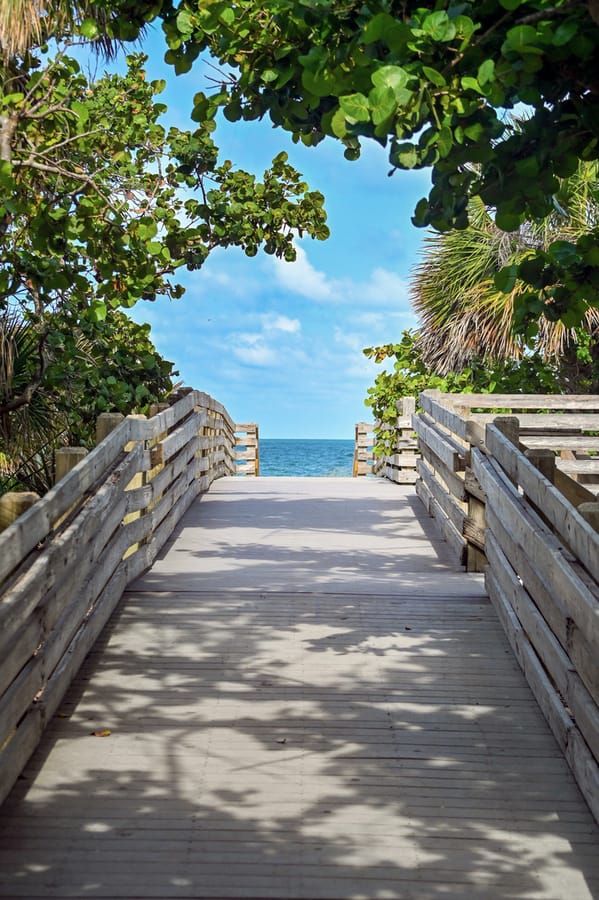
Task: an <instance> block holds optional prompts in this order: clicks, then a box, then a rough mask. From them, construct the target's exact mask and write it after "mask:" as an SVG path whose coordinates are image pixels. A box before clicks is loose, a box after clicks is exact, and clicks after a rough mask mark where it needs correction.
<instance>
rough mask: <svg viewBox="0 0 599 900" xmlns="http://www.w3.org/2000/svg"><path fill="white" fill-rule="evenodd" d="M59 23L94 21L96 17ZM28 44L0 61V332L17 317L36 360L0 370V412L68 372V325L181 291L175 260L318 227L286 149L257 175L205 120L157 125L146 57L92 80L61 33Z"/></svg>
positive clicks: (322, 228)
mask: <svg viewBox="0 0 599 900" xmlns="http://www.w3.org/2000/svg"><path fill="white" fill-rule="evenodd" d="M13 5H14V4H13ZM17 5H18V4H17ZM25 6H27V4H25ZM55 12H56V11H55ZM51 21H52V20H51V18H48V19H47V20H46V19H45V18H44V20H43V23H42V26H41V27H42V28H45V29H46V30H48V29H49V28H50V25H49V24H48V23H49V22H51ZM57 21H58V22H59V26H60V29H65V30H66V31H67V32H69V30H70V31H72V30H73V29H77V28H79V30H80V31H82V32H84V33H85V32H87V33H89V35H90V36H91V37H92V38H94V39H95V36H97V35H98V34H99V33H100V32H99V26H98V25H97V23H96V22H95V20H91V19H83V21H81V22H80V23H79V25H77V23H76V21H75V20H74V19H73V18H71V19H70V20H69V19H68V17H67V18H59V19H58V20H57ZM109 21H111V20H109ZM69 23H70V24H69ZM59 26H58V25H57V28H58V27H59ZM113 30H114V29H113ZM122 31H123V29H122V28H121V29H120V32H122ZM120 32H119V34H118V35H117V36H119V37H122V34H121V33H120ZM36 34H37V32H36V31H35V30H34V37H35V35H36ZM134 34H135V30H133V31H131V32H130V36H134ZM109 36H110V35H109ZM0 42H2V43H4V37H3V33H2V29H1V27H0ZM30 43H31V34H30V39H29V41H27V40H25V39H24V43H23V44H22V48H21V50H20V51H19V53H16V55H13V56H9V55H6V54H5V55H4V57H3V58H2V60H1V61H0V189H1V190H0V249H1V257H0V330H2V331H3V333H6V330H7V328H8V330H9V331H11V330H14V327H16V326H18V325H19V323H20V322H22V323H23V325H24V326H26V333H27V341H28V345H31V342H34V343H35V353H34V354H33V356H32V355H31V354H30V355H29V359H30V361H31V360H32V359H35V360H36V364H35V365H28V366H27V367H26V369H25V370H24V372H26V373H27V375H28V379H26V380H23V378H21V379H12V380H11V379H8V380H6V379H5V380H4V382H3V384H2V385H1V389H0V417H3V416H4V417H6V416H10V415H12V414H13V413H15V412H16V411H17V410H19V409H20V408H21V407H23V406H26V405H28V404H30V403H31V400H32V398H33V395H34V394H35V392H36V391H38V390H39V389H40V387H42V386H45V388H44V389H46V390H47V389H48V377H49V376H48V372H49V369H50V367H51V366H52V365H54V366H55V365H56V361H57V360H58V359H59V360H60V365H61V366H62V367H63V369H64V371H65V372H68V371H69V367H70V366H71V365H72V364H73V360H74V359H75V357H76V356H77V353H78V347H77V341H76V340H75V339H74V335H75V334H76V331H77V330H75V331H74V330H73V328H72V327H70V326H69V327H66V326H65V323H68V322H70V323H71V325H72V324H73V323H77V325H78V326H80V327H81V328H82V329H83V331H86V329H87V332H90V329H92V326H93V324H94V323H97V322H101V321H103V320H105V319H106V318H107V316H109V315H110V314H111V313H112V311H114V310H118V309H119V308H129V307H131V306H133V305H134V304H135V303H136V302H137V301H138V300H141V299H144V300H153V299H155V298H156V297H157V296H159V295H166V296H170V297H174V298H176V297H178V296H180V295H181V294H182V293H183V288H182V287H181V285H180V284H179V283H178V281H177V273H178V271H179V270H181V269H187V270H190V271H193V270H196V269H199V268H200V267H201V266H202V264H203V263H204V262H205V260H206V258H207V257H208V255H209V254H210V252H211V251H212V250H213V249H214V248H215V247H228V246H237V247H241V248H242V249H243V250H244V251H245V253H247V254H248V255H255V254H256V252H257V251H258V249H259V248H263V249H264V250H265V251H266V252H267V253H271V254H276V255H277V256H281V257H284V258H286V259H293V258H294V257H295V248H294V244H293V239H294V237H295V236H296V235H298V234H300V235H301V234H304V233H305V234H309V235H311V236H312V237H316V238H325V237H326V236H327V235H328V230H327V228H326V224H325V221H326V216H325V213H324V209H323V199H324V198H323V197H322V195H321V194H320V193H318V192H315V191H310V190H309V189H308V186H307V184H306V183H305V182H304V181H303V180H302V178H301V175H300V174H299V173H298V172H297V171H296V170H295V169H294V168H293V167H292V166H290V165H289V163H288V162H287V156H286V154H285V153H280V154H279V155H278V156H277V157H275V159H274V160H273V162H272V166H271V167H270V168H269V169H268V170H267V171H266V172H264V175H263V177H262V178H261V179H260V178H256V177H255V176H254V175H253V174H250V173H248V172H245V171H243V170H237V169H235V168H234V167H233V166H232V165H231V163H230V162H229V161H227V160H220V159H219V154H218V148H217V147H216V145H215V143H214V141H213V137H212V132H213V130H214V122H213V121H212V120H211V119H209V120H207V121H203V122H199V123H197V127H194V128H192V129H191V130H180V129H178V128H175V127H171V128H168V129H167V128H165V127H164V126H163V125H162V124H161V121H160V119H161V116H162V115H163V113H164V112H165V111H166V107H165V106H164V105H163V104H162V103H160V101H159V99H158V98H159V95H160V93H161V91H162V90H163V88H164V83H163V82H160V81H150V80H148V79H147V78H146V73H145V70H144V63H145V59H146V58H145V57H144V56H143V55H141V54H132V55H130V56H128V57H127V68H126V71H125V73H124V74H105V75H103V76H101V77H99V78H97V79H92V78H90V77H88V76H87V75H86V74H84V72H83V71H82V69H81V67H80V65H79V63H78V62H77V61H76V59H75V58H73V56H70V55H69V52H68V50H69V41H68V40H65V41H64V42H63V43H59V44H58V46H57V47H56V48H55V52H54V53H53V55H52V56H49V55H47V54H45V53H44V48H43V47H42V48H39V49H38V50H36V49H32V48H31V47H30V46H29V44H30ZM27 47H29V49H27ZM86 323H87V325H86ZM115 333H116V332H115ZM112 349H114V347H113V348H112ZM95 387H96V388H98V385H97V384H96V385H95ZM90 390H91V386H90ZM9 430H10V429H9ZM4 431H5V433H7V429H6V428H5V429H4Z"/></svg>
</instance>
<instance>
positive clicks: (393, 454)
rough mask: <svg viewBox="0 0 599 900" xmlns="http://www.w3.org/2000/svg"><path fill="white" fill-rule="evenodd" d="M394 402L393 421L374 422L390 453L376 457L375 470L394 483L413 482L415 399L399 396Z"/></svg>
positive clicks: (415, 476) (416, 451)
mask: <svg viewBox="0 0 599 900" xmlns="http://www.w3.org/2000/svg"><path fill="white" fill-rule="evenodd" d="M395 405H396V408H397V419H396V420H395V422H393V424H382V423H380V422H377V426H376V432H377V437H378V438H379V440H380V441H382V442H384V443H385V444H387V446H388V447H389V452H388V453H386V454H385V455H384V456H379V457H378V458H377V459H376V460H375V464H374V471H375V473H376V474H377V475H380V476H382V477H383V478H387V479H388V480H389V481H394V482H395V483H396V484H414V482H416V481H417V479H418V471H417V467H418V460H419V459H420V451H419V449H418V441H417V440H416V436H415V434H414V426H413V423H412V417H413V414H414V410H415V408H416V401H415V399H414V397H402V398H401V399H400V400H398V401H397V403H396V404H395Z"/></svg>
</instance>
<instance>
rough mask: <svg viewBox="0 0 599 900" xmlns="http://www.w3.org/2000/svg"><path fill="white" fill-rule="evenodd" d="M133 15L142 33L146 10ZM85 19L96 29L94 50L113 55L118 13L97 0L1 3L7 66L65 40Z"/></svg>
mask: <svg viewBox="0 0 599 900" xmlns="http://www.w3.org/2000/svg"><path fill="white" fill-rule="evenodd" d="M144 5H145V4H144V3H140V4H139V7H138V8H137V9H135V10H132V11H131V15H130V17H129V18H130V23H129V24H130V26H131V29H133V31H136V30H137V29H138V28H140V29H141V30H143V7H144ZM86 19H88V20H90V23H91V22H93V23H95V25H96V26H97V28H96V29H93V28H92V29H91V31H90V36H89V39H90V40H92V42H93V46H94V48H95V49H96V50H97V51H98V52H100V53H103V54H104V55H105V56H107V57H111V56H113V55H114V53H115V50H116V48H117V47H118V45H119V41H118V40H114V39H112V38H111V37H110V35H109V33H108V31H109V25H110V23H111V22H115V21H116V20H117V19H118V11H115V12H112V13H111V12H109V11H108V10H107V9H106V8H104V7H103V6H102V5H101V4H99V3H97V2H94V0H75V2H69V0H0V50H1V51H2V56H3V57H4V62H6V60H7V59H11V58H13V57H15V56H22V55H23V53H25V52H26V51H27V50H30V49H31V48H32V47H35V46H39V45H40V44H43V43H44V42H45V41H47V40H48V39H49V38H52V37H54V38H62V37H64V36H66V35H68V34H70V33H72V32H73V30H74V29H75V27H76V26H78V25H81V23H82V22H84V21H85V20H86Z"/></svg>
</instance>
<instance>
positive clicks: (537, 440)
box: [522, 434, 599, 452]
mask: <svg viewBox="0 0 599 900" xmlns="http://www.w3.org/2000/svg"><path fill="white" fill-rule="evenodd" d="M522 443H523V444H524V446H525V447H530V448H531V450H533V449H536V448H537V447H547V448H548V449H550V450H556V451H559V450H578V451H580V452H583V451H586V450H599V437H598V436H597V435H589V434H580V435H578V434H524V435H523V436H522Z"/></svg>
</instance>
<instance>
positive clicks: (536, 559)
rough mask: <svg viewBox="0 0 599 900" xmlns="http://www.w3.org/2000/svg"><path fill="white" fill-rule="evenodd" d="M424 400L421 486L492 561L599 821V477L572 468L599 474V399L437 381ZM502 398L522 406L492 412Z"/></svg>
mask: <svg viewBox="0 0 599 900" xmlns="http://www.w3.org/2000/svg"><path fill="white" fill-rule="evenodd" d="M420 400H421V404H422V408H423V410H424V412H423V413H422V414H421V415H418V416H415V419H414V427H415V430H416V431H417V433H418V435H419V442H420V449H421V452H422V457H423V460H422V462H421V463H420V464H419V471H420V475H421V479H422V480H421V481H420V482H419V483H417V485H416V489H417V491H418V493H419V495H420V496H421V498H422V499H423V501H424V503H425V505H426V507H427V509H428V510H429V512H430V513H431V514H432V515H434V516H435V518H436V519H437V521H438V523H439V525H440V527H441V529H442V532H443V534H444V535H445V536H446V537H447V538H448V540H449V542H450V544H451V546H452V547H453V548H454V551H455V553H456V556H457V558H458V559H459V560H460V561H462V562H466V563H467V564H468V567H469V568H470V569H471V570H480V571H482V570H484V571H485V579H486V586H487V590H488V592H489V595H490V597H491V599H492V601H493V603H494V605H495V607H496V609H497V612H498V614H499V617H500V619H501V622H502V624H503V626H504V628H505V631H506V633H507V635H508V638H509V640H510V642H511V644H512V647H513V649H514V652H515V654H516V657H517V659H518V661H519V663H520V665H521V667H522V669H523V671H524V673H525V675H526V678H527V680H528V682H529V684H530V686H531V688H532V690H533V692H534V694H535V696H536V698H537V700H538V702H539V705H540V707H541V709H542V710H543V712H544V714H545V716H546V718H547V721H548V722H549V725H550V726H551V728H552V730H553V733H554V735H555V737H556V739H557V741H558V743H559V745H560V747H561V748H562V750H563V752H564V754H565V756H566V759H567V760H568V762H569V764H570V766H571V768H572V771H573V773H574V776H575V778H576V780H577V781H578V784H579V786H580V788H581V791H582V793H583V795H584V796H585V798H586V800H587V803H588V804H589V807H590V809H591V810H592V812H593V814H594V815H595V817H596V818H597V819H598V820H599V503H597V500H596V496H595V494H596V492H597V485H596V484H593V483H589V484H587V485H586V486H585V485H582V484H580V483H578V482H576V481H574V480H573V479H572V478H571V477H570V473H572V472H573V473H574V474H575V475H576V476H580V475H581V474H582V475H585V476H587V477H589V476H594V477H595V479H596V475H597V474H598V473H599V464H598V461H597V457H596V456H595V455H594V454H595V453H596V452H597V451H598V450H599V437H598V436H597V432H599V415H597V412H598V411H599V397H597V396H593V397H589V396H577V397H573V396H566V397H562V396H560V397H555V396H539V395H534V396H532V395H528V396H527V395H513V396H498V395H473V394H470V395H441V394H439V393H436V392H431V391H427V392H425V393H424V394H423V395H421V398H420ZM493 408H495V410H501V411H502V412H505V411H509V412H511V413H512V415H509V416H505V415H497V412H485V411H483V410H489V409H493ZM533 410H534V412H533ZM547 410H551V411H550V412H548V411H547ZM514 413H515V414H514ZM564 451H567V453H565V452H564ZM582 454H584V456H585V458H584V459H577V458H575V459H572V458H569V457H570V455H572V456H578V455H582ZM577 462H581V463H583V465H581V466H578V465H574V466H573V465H572V463H577ZM568 470H569V471H568Z"/></svg>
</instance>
